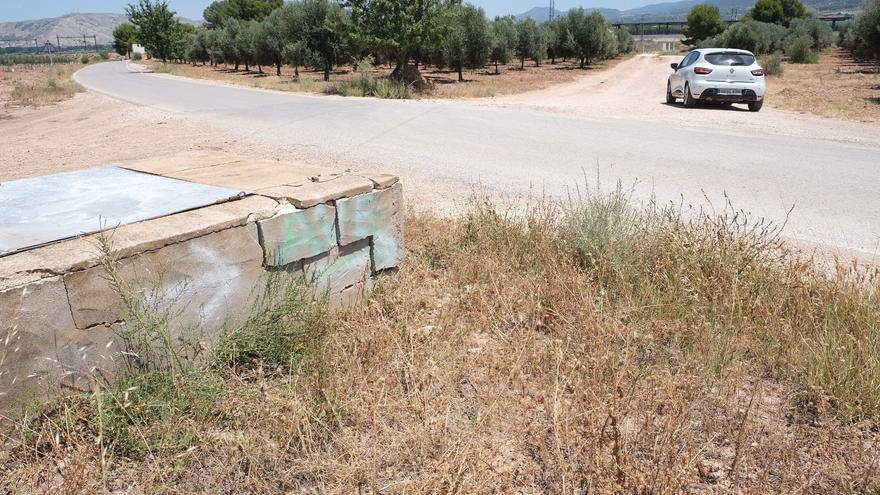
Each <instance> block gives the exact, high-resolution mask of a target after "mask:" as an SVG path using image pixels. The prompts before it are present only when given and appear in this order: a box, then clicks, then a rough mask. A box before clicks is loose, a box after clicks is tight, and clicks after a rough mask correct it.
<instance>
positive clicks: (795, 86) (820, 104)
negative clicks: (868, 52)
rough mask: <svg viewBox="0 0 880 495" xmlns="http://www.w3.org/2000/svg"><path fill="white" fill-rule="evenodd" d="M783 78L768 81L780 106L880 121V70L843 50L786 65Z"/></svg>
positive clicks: (772, 99)
mask: <svg viewBox="0 0 880 495" xmlns="http://www.w3.org/2000/svg"><path fill="white" fill-rule="evenodd" d="M784 67H785V74H784V75H783V76H782V77H775V76H774V77H771V78H770V80H769V81H768V97H769V101H770V102H771V104H772V105H773V106H774V107H776V108H782V109H786V110H795V111H798V112H803V113H811V114H816V115H821V116H824V117H833V118H841V119H847V120H857V121H863V122H880V72H874V73H861V72H859V70H861V69H869V70H871V69H876V66H874V67H871V66H862V65H860V64H857V63H856V62H855V61H854V60H853V59H852V58H851V57H850V56H849V55H848V54H846V52H844V51H843V50H840V49H834V50H829V51H827V52H825V53H823V54H821V55H820V56H819V63H818V64H791V63H786V64H784Z"/></svg>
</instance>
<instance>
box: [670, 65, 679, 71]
mask: <svg viewBox="0 0 880 495" xmlns="http://www.w3.org/2000/svg"><path fill="white" fill-rule="evenodd" d="M669 66H670V67H672V70H678V64H669Z"/></svg>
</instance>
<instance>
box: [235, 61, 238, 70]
mask: <svg viewBox="0 0 880 495" xmlns="http://www.w3.org/2000/svg"><path fill="white" fill-rule="evenodd" d="M235 72H238V62H236V63H235Z"/></svg>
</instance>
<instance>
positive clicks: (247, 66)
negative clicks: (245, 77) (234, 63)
mask: <svg viewBox="0 0 880 495" xmlns="http://www.w3.org/2000/svg"><path fill="white" fill-rule="evenodd" d="M244 71H245V72H250V71H251V65H250V62H245V63H244Z"/></svg>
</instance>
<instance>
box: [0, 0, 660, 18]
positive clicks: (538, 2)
mask: <svg viewBox="0 0 880 495" xmlns="http://www.w3.org/2000/svg"><path fill="white" fill-rule="evenodd" d="M133 1H134V0H0V21H21V20H25V19H40V18H43V17H57V16H60V15H64V14H68V13H70V12H117V13H120V14H121V13H123V12H124V10H125V6H126V5H127V4H128V3H132V2H133ZM659 1H663V0H607V1H602V0H584V1H581V2H578V1H577V0H569V1H567V0H556V8H557V9H559V10H568V9H570V8H572V7H577V6H579V5H580V6H584V7H608V8H615V9H629V8H633V7H638V6H641V5H647V4H649V3H655V2H659ZM209 3H211V0H168V4H169V5H171V8H172V9H174V10H175V11H177V14H178V15H181V16H183V17H187V18H190V19H201V18H202V11H203V10H204V9H205V6H206V5H208V4H209ZM471 3H474V4H476V5H479V6H481V7H483V8H484V9H486V13H487V14H489V15H490V16H495V15H503V14H519V13H522V12H525V11H527V10H529V9H531V8H532V7H538V6H544V5H547V4H548V2H547V1H546V0H471Z"/></svg>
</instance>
